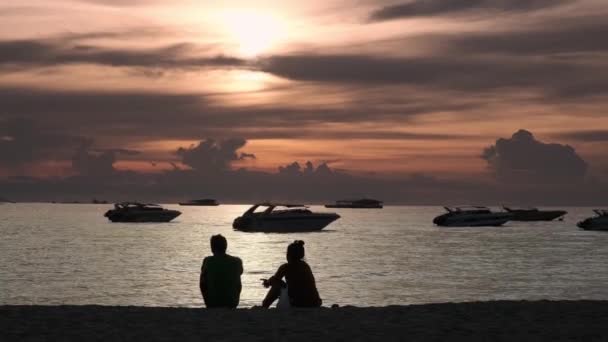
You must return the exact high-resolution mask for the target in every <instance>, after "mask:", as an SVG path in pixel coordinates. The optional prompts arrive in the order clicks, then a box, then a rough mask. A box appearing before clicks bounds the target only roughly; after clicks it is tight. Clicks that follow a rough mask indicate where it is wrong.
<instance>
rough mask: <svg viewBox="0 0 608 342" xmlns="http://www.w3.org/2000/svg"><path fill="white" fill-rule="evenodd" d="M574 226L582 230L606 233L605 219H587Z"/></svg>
mask: <svg viewBox="0 0 608 342" xmlns="http://www.w3.org/2000/svg"><path fill="white" fill-rule="evenodd" d="M576 225H577V226H578V227H579V228H581V229H584V230H597V231H608V219H605V218H588V219H586V220H584V221H581V222H579V223H577V224H576Z"/></svg>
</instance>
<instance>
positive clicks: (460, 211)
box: [433, 207, 513, 227]
mask: <svg viewBox="0 0 608 342" xmlns="http://www.w3.org/2000/svg"><path fill="white" fill-rule="evenodd" d="M444 208H445V210H447V213H445V214H443V215H439V216H437V217H435V219H434V220H433V223H435V224H436V225H438V226H442V227H483V226H502V225H503V224H505V223H507V222H508V221H509V220H510V219H511V218H512V217H513V215H512V214H510V213H505V212H493V211H491V210H490V209H488V208H487V207H444Z"/></svg>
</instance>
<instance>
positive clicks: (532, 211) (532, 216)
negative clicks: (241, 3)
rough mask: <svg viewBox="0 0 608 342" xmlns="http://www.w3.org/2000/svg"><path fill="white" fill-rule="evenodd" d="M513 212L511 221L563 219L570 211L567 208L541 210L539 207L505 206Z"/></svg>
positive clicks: (509, 211)
mask: <svg viewBox="0 0 608 342" xmlns="http://www.w3.org/2000/svg"><path fill="white" fill-rule="evenodd" d="M503 208H504V209H505V210H506V211H507V212H508V213H511V214H513V217H512V218H511V221H553V220H555V219H558V220H562V219H563V218H564V216H565V215H566V214H567V213H568V212H567V211H565V210H539V209H538V208H509V207H503Z"/></svg>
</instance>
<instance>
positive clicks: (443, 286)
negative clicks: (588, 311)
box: [0, 204, 608, 307]
mask: <svg viewBox="0 0 608 342" xmlns="http://www.w3.org/2000/svg"><path fill="white" fill-rule="evenodd" d="M109 207H110V206H109V205H65V204H63V205H61V204H5V205H2V206H0V212H1V213H0V238H1V240H0V260H1V261H0V304H102V305H148V306H187V307H197V306H201V305H202V300H201V298H200V294H199V290H198V277H199V272H200V266H201V260H202V258H203V257H204V256H205V255H208V254H209V237H210V236H211V235H212V234H218V233H221V234H223V235H225V236H226V237H227V238H228V244H229V246H228V249H229V251H228V252H229V253H230V254H232V255H236V256H239V257H241V258H242V259H243V262H244V266H245V274H244V275H243V293H242V295H241V306H252V305H258V304H260V302H261V300H262V298H263V296H264V293H265V289H264V288H263V287H262V286H261V285H260V281H259V279H260V278H266V277H269V276H270V275H272V273H273V272H274V271H275V270H276V268H277V267H278V266H279V265H280V264H281V263H283V262H284V260H285V249H286V247H287V244H288V243H289V242H291V241H293V240H295V239H302V240H304V241H306V253H307V260H308V262H309V264H310V265H311V267H312V269H313V272H314V273H315V276H316V278H317V283H318V287H319V291H320V293H321V296H322V297H323V299H324V303H325V304H326V305H330V304H333V303H339V304H341V305H349V304H350V305H357V306H370V305H374V306H378V305H388V304H413V303H430V302H448V301H453V302H460V301H472V300H492V299H530V300H531V299H582V298H585V299H608V286H607V285H608V262H606V261H607V260H608V233H602V232H587V231H582V230H579V229H577V228H576V226H575V223H576V221H578V220H580V219H582V218H584V217H587V216H590V215H591V209H590V208H566V209H567V210H568V211H569V212H570V214H569V215H568V216H566V220H565V221H563V222H550V223H509V224H507V225H506V226H505V227H502V228H438V227H435V226H433V225H432V223H431V221H432V218H433V217H434V216H436V215H437V214H439V213H441V212H442V209H441V208H438V207H387V208H385V209H383V210H353V209H338V210H336V211H337V212H338V213H339V214H340V215H342V218H341V219H340V220H338V221H336V222H334V223H333V224H332V225H330V226H329V227H328V228H326V230H325V231H322V232H318V233H305V234H264V233H242V232H237V231H233V230H232V225H231V224H232V220H233V219H234V218H235V217H236V216H238V215H240V214H241V213H242V212H244V211H245V210H246V209H247V207H248V206H239V205H222V206H219V207H178V206H176V205H167V207H168V208H176V209H179V210H181V211H182V212H183V214H182V216H180V217H178V218H177V219H176V220H175V221H174V222H172V223H163V224H147V223H146V224H121V223H110V222H108V221H107V220H106V219H105V218H104V217H103V216H102V215H103V213H104V212H105V211H106V210H107V209H108V208H109ZM313 209H315V210H321V211H325V210H326V209H324V208H320V207H313Z"/></svg>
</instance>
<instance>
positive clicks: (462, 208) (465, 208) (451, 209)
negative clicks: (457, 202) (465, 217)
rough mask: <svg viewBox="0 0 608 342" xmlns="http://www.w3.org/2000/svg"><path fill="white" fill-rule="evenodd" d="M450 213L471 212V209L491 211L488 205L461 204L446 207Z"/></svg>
mask: <svg viewBox="0 0 608 342" xmlns="http://www.w3.org/2000/svg"><path fill="white" fill-rule="evenodd" d="M444 208H445V210H447V211H448V212H450V213H458V212H465V211H467V212H471V211H490V209H489V208H488V207H483V206H459V207H444Z"/></svg>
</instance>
